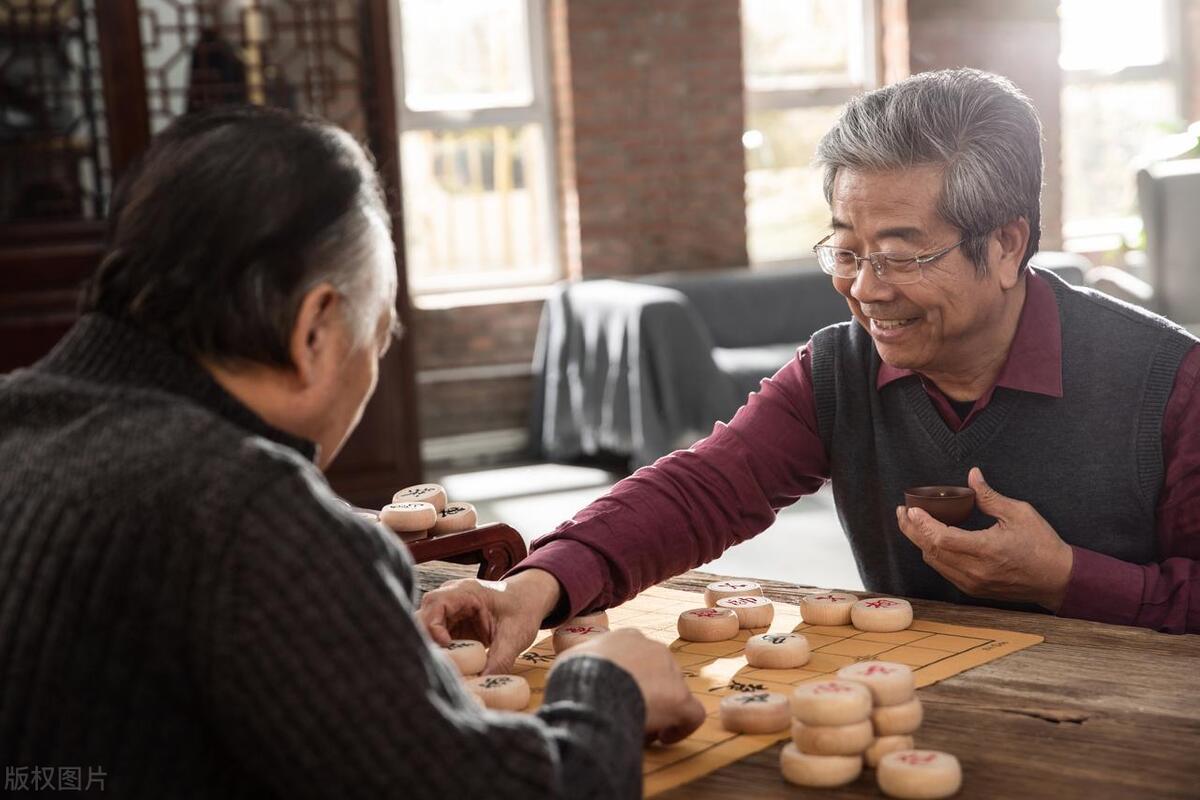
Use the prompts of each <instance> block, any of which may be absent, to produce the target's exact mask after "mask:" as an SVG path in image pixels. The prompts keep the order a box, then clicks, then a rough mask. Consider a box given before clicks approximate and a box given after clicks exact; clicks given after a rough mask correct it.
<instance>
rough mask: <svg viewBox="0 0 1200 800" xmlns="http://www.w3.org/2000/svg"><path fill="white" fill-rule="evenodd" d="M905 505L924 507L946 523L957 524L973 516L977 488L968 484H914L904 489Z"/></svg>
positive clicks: (930, 514) (939, 520)
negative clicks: (972, 510)
mask: <svg viewBox="0 0 1200 800" xmlns="http://www.w3.org/2000/svg"><path fill="white" fill-rule="evenodd" d="M904 505H905V506H907V507H909V508H914V507H915V508H923V509H925V511H927V512H928V513H929V516H931V517H933V518H934V519H936V520H937V521H938V522H941V523H943V524H945V525H957V524H959V523H960V522H963V521H964V520H966V518H967V517H969V516H971V509H973V508H974V507H975V490H974V489H971V488H969V487H967V486H914V487H913V488H911V489H905V490H904Z"/></svg>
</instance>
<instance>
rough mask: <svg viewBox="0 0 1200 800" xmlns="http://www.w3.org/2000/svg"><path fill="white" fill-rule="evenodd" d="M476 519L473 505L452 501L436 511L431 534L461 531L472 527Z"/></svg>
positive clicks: (439, 534)
mask: <svg viewBox="0 0 1200 800" xmlns="http://www.w3.org/2000/svg"><path fill="white" fill-rule="evenodd" d="M477 521H478V517H477V516H476V514H475V506H473V505H471V504H470V503H459V502H457V501H456V502H453V503H450V504H448V505H447V506H446V507H445V508H443V509H442V510H441V511H439V512H438V515H437V519H436V520H435V521H434V523H433V535H434V536H442V535H444V534H447V533H461V532H462V531H469V530H471V528H474V527H475V525H476V523H477Z"/></svg>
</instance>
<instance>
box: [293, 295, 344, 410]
mask: <svg viewBox="0 0 1200 800" xmlns="http://www.w3.org/2000/svg"><path fill="white" fill-rule="evenodd" d="M340 297H341V296H340V295H339V294H338V291H337V290H336V289H334V288H333V285H332V284H329V283H321V284H317V285H316V286H314V287H313V288H312V289H309V290H308V293H307V294H305V295H304V299H303V300H301V301H300V310H299V311H298V312H297V313H296V323H295V324H294V325H293V326H292V337H291V341H290V343H289V352H290V354H291V357H292V369H293V370H294V372H295V375H296V378H297V380H298V381H299V382H300V386H301V387H308V386H310V385H312V384H313V383H314V382H316V380H317V372H318V368H319V366H320V363H321V361H322V359H324V358H328V357H329V356H330V355H331V353H330V348H331V347H332V346H333V342H334V335H333V334H334V331H335V329H336V325H335V324H334V322H335V319H334V318H335V316H336V314H337V310H338V304H339V301H340Z"/></svg>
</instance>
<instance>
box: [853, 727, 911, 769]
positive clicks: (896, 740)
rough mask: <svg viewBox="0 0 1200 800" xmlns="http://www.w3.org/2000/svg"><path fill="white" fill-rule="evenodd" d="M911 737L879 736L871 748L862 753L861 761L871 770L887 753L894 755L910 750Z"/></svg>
mask: <svg viewBox="0 0 1200 800" xmlns="http://www.w3.org/2000/svg"><path fill="white" fill-rule="evenodd" d="M912 749H913V737H911V736H907V735H904V736H879V737H876V739H875V741H874V742H872V743H871V746H870V747H868V748H867V749H866V752H864V753H863V760H864V761H866V764H867V766H868V767H870V768H871V769H875V768H876V767H878V766H879V761H880V759H882V758H883V757H884V756H886V755H887V754H888V753H894V752H896V751H897V750H912Z"/></svg>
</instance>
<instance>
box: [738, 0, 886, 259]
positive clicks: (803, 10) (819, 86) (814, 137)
mask: <svg viewBox="0 0 1200 800" xmlns="http://www.w3.org/2000/svg"><path fill="white" fill-rule="evenodd" d="M873 9H874V2H872V1H871V0H742V58H743V63H744V65H745V66H744V69H745V84H746V128H745V134H744V135H743V136H742V143H743V145H744V146H745V150H746V246H747V248H748V250H749V252H750V261H751V262H752V263H755V264H761V263H765V262H772V261H783V260H791V259H796V258H802V257H808V256H810V255H811V254H810V253H809V248H810V247H811V246H812V245H813V243H814V242H816V241H817V239H819V238H821V236H822V235H824V232H826V231H827V230H828V228H829V208H828V206H827V205H826V204H825V195H824V192H823V190H822V188H821V173H820V171H819V170H817V169H814V168H813V167H812V166H811V161H812V157H813V151H814V150H815V149H816V145H817V142H818V140H819V139H820V138H821V137H822V136H823V135H824V134H825V132H826V131H827V130H829V128H830V127H831V126H832V125H833V123H834V122H835V121H836V120H837V117H838V114H839V113H840V112H841V108H842V106H843V105H844V104H845V102H846V101H847V100H848V99H850V97H851V96H853V95H854V94H857V93H858V92H860V91H862V90H863V89H865V88H868V87H869V86H871V85H873V84H874V62H875V58H874V55H875V47H874V36H873V33H872V32H873V31H874V27H875V26H874V19H873V16H872V15H873V13H874V12H873Z"/></svg>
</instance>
